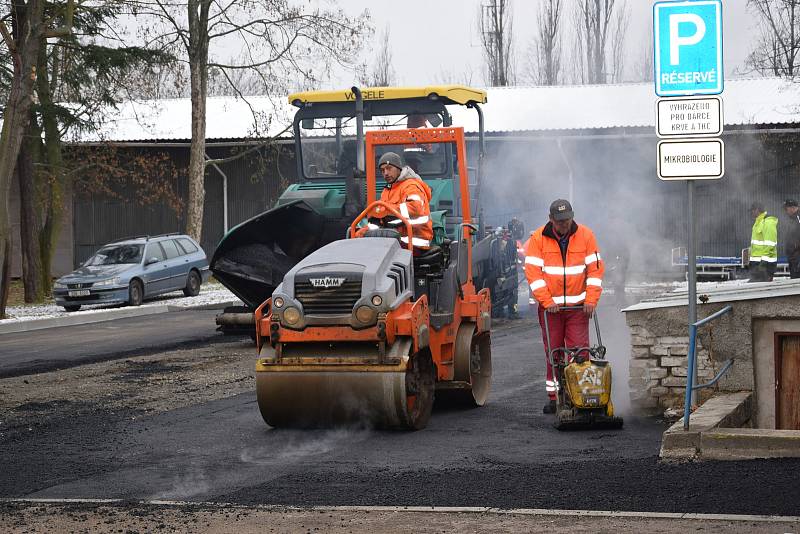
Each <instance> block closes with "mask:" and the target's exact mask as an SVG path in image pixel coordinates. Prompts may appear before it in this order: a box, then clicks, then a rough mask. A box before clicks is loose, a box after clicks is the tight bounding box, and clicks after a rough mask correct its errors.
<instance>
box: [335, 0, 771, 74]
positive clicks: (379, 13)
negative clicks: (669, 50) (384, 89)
mask: <svg viewBox="0 0 800 534" xmlns="http://www.w3.org/2000/svg"><path fill="white" fill-rule="evenodd" d="M573 1H574V0H566V2H565V3H566V7H567V8H571V7H572V4H573ZM617 1H620V0H617ZM481 3H486V0H483V1H481V0H403V1H402V2H374V1H373V2H367V1H363V0H337V1H336V4H338V5H340V6H342V7H343V8H344V9H345V10H347V11H348V12H350V13H352V14H355V13H358V12H361V11H363V10H364V9H368V10H369V11H370V13H371V15H372V19H373V24H374V27H375V29H376V36H375V41H376V42H374V43H371V46H372V47H375V46H377V40H378V37H379V36H380V33H381V31H382V30H383V28H384V27H385V26H386V24H387V23H388V24H389V25H390V28H391V49H392V54H393V60H394V68H395V71H396V74H397V79H398V80H397V81H398V85H421V84H430V83H436V82H441V81H442V72H450V73H453V74H461V73H464V72H472V73H473V75H472V83H473V84H474V85H485V84H484V77H483V69H482V60H483V58H482V55H481V48H480V39H479V37H478V30H477V16H478V6H479V5H480V4H481ZM540 3H541V0H512V5H513V13H514V41H515V47H516V55H517V62H518V63H519V64H521V63H522V60H523V57H524V55H525V53H526V51H527V48H528V45H529V43H530V41H531V39H532V37H533V34H534V32H535V30H536V12H537V9H538V6H539V5H540ZM627 3H628V8H629V9H630V14H631V19H630V28H629V33H628V38H627V41H626V46H627V49H628V54H627V57H629V58H633V61H636V60H638V58H639V57H641V50H642V48H646V47H648V46H649V45H648V42H649V41H650V39H651V37H650V35H651V28H652V25H653V22H652V6H653V3H654V2H652V1H650V0H627ZM746 3H747V2H746V0H724V8H723V14H724V30H723V36H724V39H725V41H724V54H725V58H724V61H725V71H726V73H727V74H728V76H731V75H732V74H733V73H734V71H735V70H736V69H737V68H739V69H741V67H742V65H743V63H744V60H745V58H746V56H747V54H748V52H749V48H750V46H751V45H750V42H751V41H752V38H753V36H754V35H755V29H756V25H755V24H754V23H753V21H752V18H751V16H750V15H749V13H748V11H747V9H746ZM373 56H374V52H373V51H371V50H369V49H367V50H365V51H364V59H367V60H371V59H372V57H373ZM351 77H352V74H349V73H347V72H345V71H339V72H337V73H336V74H335V76H334V78H335V79H334V80H333V81H332V82H331V83H333V84H334V85H342V84H345V85H347V84H350V83H352V79H351Z"/></svg>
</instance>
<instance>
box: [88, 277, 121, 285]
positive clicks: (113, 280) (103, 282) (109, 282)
mask: <svg viewBox="0 0 800 534" xmlns="http://www.w3.org/2000/svg"><path fill="white" fill-rule="evenodd" d="M118 285H119V278H109V279H108V280H100V281H99V282H95V283H94V284H92V287H111V286H118Z"/></svg>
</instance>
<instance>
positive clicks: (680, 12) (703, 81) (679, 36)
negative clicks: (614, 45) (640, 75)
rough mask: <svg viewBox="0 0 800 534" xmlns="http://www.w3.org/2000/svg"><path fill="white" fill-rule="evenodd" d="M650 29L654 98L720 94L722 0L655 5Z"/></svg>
mask: <svg viewBox="0 0 800 534" xmlns="http://www.w3.org/2000/svg"><path fill="white" fill-rule="evenodd" d="M653 28H654V31H653V34H654V38H655V47H654V50H655V58H654V59H655V83H656V94H657V95H658V96H690V95H717V94H720V93H721V92H722V89H723V81H722V78H723V72H722V0H685V1H668V2H656V3H655V5H654V6H653Z"/></svg>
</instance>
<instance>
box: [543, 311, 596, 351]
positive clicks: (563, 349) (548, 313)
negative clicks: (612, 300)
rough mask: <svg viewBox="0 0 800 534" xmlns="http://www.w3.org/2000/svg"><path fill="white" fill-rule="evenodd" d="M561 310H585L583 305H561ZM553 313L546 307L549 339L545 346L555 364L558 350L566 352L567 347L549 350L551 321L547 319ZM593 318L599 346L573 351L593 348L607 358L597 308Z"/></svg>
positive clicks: (546, 325) (546, 328)
mask: <svg viewBox="0 0 800 534" xmlns="http://www.w3.org/2000/svg"><path fill="white" fill-rule="evenodd" d="M561 310H566V311H569V310H583V306H560V307H559V311H561ZM553 313H554V312H549V311H547V310H546V309H545V310H544V333H545V338H546V339H547V347H545V352H546V353H547V357H548V358H549V359H550V363H551V364H553V362H554V358H553V355H554V354H555V353H556V352H559V351H564V352H565V353H566V352H567V349H566V347H559V348H556V349H552V350H547V349H548V347H550V323H549V321H548V320H547V317H548V315H552V314H553ZM592 318H593V319H594V329H595V332H596V333H597V347H579V348H577V349H574V350H573V352H574V353H576V354H577V352H579V351H581V350H584V349H589V350H590V351H591V349H596V350H597V352H598V353H599V354H600V355H601V357H602V358H605V354H606V348H605V346H604V345H603V339H602V338H601V337H600V323H599V321H598V320H597V310H595V311H594V313H593V314H592Z"/></svg>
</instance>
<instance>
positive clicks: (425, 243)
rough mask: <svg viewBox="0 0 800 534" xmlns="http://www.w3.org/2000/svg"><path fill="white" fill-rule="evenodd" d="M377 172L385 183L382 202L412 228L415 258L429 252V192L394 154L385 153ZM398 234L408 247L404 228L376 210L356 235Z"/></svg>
mask: <svg viewBox="0 0 800 534" xmlns="http://www.w3.org/2000/svg"><path fill="white" fill-rule="evenodd" d="M378 168H379V169H380V170H381V172H382V173H383V179H384V180H386V187H384V188H383V191H381V200H382V201H384V202H385V203H387V204H389V205H390V206H392V207H393V208H394V209H396V210H397V211H398V212H400V215H402V216H403V217H405V218H406V219H407V220H408V222H409V223H410V224H411V231H412V232H413V236H411V244H412V245H413V247H414V254H418V253H420V251H424V250H427V249H429V248H430V246H431V240H432V239H433V223H432V221H431V207H430V201H431V188H430V186H428V184H426V183H425V182H424V181H423V180H422V178H420V177H419V175H418V174H417V173H416V172H414V169H412V168H411V167H409V166H408V165H404V164H403V160H402V158H400V156H399V155H398V154H396V153H394V152H387V153H385V154H384V155H383V156H381V159H380V160H379V162H378ZM381 227H385V228H392V229H395V230H397V231H398V232H399V233H400V235H401V236H402V237H401V238H400V241H402V242H403V243H408V239H409V236H407V235H406V226H405V224H404V222H403V220H402V219H398V218H397V217H396V216H394V215H392V214H390V213H388V212H387V210H386V208H384V207H383V206H375V207H374V208H373V209H372V210H371V211H370V213H369V224H368V225H367V226H366V227H364V228H362V229H361V230H359V232H358V233H357V234H356V235H364V234H365V233H366V231H368V230H377V229H378V228H381Z"/></svg>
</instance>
